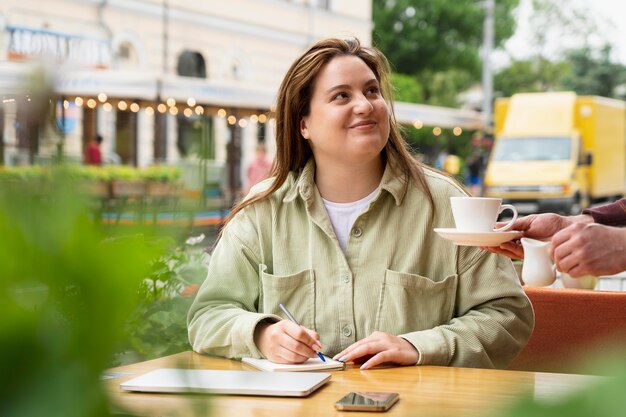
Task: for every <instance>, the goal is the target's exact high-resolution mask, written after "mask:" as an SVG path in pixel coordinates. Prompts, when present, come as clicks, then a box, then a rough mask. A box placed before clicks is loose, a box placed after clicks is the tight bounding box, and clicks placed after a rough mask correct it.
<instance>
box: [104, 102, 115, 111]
mask: <svg viewBox="0 0 626 417" xmlns="http://www.w3.org/2000/svg"><path fill="white" fill-rule="evenodd" d="M102 108H103V109H104V111H111V110H113V105H112V104H111V103H108V102H107V103H104V104H103V105H102Z"/></svg>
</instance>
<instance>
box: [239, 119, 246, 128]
mask: <svg viewBox="0 0 626 417" xmlns="http://www.w3.org/2000/svg"><path fill="white" fill-rule="evenodd" d="M246 126H248V121H247V120H246V119H239V127H241V128H244V127H246Z"/></svg>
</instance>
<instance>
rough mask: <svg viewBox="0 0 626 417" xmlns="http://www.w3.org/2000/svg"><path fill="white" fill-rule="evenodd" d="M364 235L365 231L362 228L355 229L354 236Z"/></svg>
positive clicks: (353, 230)
mask: <svg viewBox="0 0 626 417" xmlns="http://www.w3.org/2000/svg"><path fill="white" fill-rule="evenodd" d="M362 234H363V230H362V229H361V228H360V227H355V228H354V229H352V236H354V237H361V235H362Z"/></svg>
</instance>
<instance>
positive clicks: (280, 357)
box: [255, 320, 321, 363]
mask: <svg viewBox="0 0 626 417" xmlns="http://www.w3.org/2000/svg"><path fill="white" fill-rule="evenodd" d="M316 336H317V333H315V332H313V331H311V330H308V329H304V328H303V327H301V326H298V325H297V324H295V323H292V322H290V321H288V320H281V321H279V322H277V323H273V324H270V323H263V324H260V325H258V326H257V329H256V332H255V342H256V345H257V347H258V348H259V350H260V351H261V353H263V355H264V356H265V357H266V358H267V359H269V360H271V361H272V362H277V363H302V362H304V361H306V360H307V359H308V358H313V357H315V356H316V355H315V350H314V349H316V348H317V347H319V348H320V349H321V346H319V341H318V340H317V338H316Z"/></svg>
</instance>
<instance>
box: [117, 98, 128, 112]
mask: <svg viewBox="0 0 626 417" xmlns="http://www.w3.org/2000/svg"><path fill="white" fill-rule="evenodd" d="M117 108H118V109H120V110H122V111H124V110H126V109H127V108H128V104H127V103H126V102H125V101H124V100H120V102H119V103H117Z"/></svg>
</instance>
